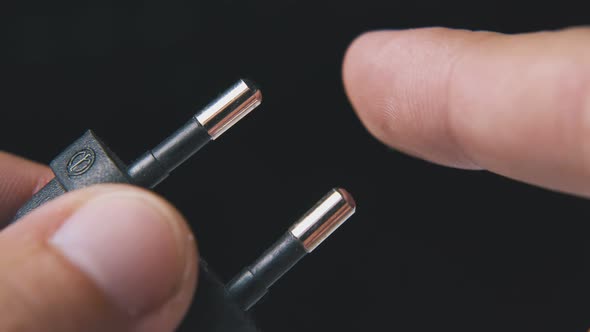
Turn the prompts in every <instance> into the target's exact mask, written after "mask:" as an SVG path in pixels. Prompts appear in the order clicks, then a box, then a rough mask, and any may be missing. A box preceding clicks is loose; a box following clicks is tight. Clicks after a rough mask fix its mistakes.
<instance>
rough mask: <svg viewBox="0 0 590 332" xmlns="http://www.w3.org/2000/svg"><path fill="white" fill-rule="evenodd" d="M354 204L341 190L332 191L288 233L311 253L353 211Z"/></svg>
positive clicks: (344, 191) (348, 195)
mask: <svg viewBox="0 0 590 332" xmlns="http://www.w3.org/2000/svg"><path fill="white" fill-rule="evenodd" d="M355 209H356V203H355V202H354V199H353V198H352V196H351V195H350V194H349V193H348V192H347V191H346V190H344V189H342V188H336V189H332V190H331V191H330V192H329V193H328V194H327V195H326V196H324V197H323V198H322V199H321V200H320V201H319V202H318V203H316V205H315V206H314V207H312V208H311V209H310V210H309V211H307V213H306V214H305V215H303V217H301V219H299V221H297V222H296V223H295V224H294V225H293V226H292V227H291V228H290V229H289V231H290V232H291V234H293V236H294V237H296V238H297V239H299V241H301V243H303V247H304V248H305V250H307V252H312V251H313V250H314V249H315V248H317V246H319V245H320V243H322V242H323V241H324V240H325V239H326V238H327V237H328V236H330V234H332V232H334V231H335V230H336V229H337V228H338V227H339V226H340V225H342V223H343V222H344V221H346V219H348V218H349V217H350V216H351V215H352V214H353V213H354V211H355Z"/></svg>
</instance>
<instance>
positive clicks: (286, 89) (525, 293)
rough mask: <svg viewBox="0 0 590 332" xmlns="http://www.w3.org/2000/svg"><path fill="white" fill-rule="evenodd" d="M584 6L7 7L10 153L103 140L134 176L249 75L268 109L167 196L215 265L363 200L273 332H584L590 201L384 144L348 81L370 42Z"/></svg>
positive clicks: (578, 20)
mask: <svg viewBox="0 0 590 332" xmlns="http://www.w3.org/2000/svg"><path fill="white" fill-rule="evenodd" d="M583 5H584V1H580V2H579V3H577V4H575V3H574V4H571V3H566V2H555V3H551V4H549V3H547V4H543V3H540V2H530V3H511V4H508V3H506V4H503V3H498V2H493V1H487V2H485V3H479V2H471V3H469V4H463V3H453V2H448V1H441V2H435V1H377V0H364V1H355V2H345V3H342V2H319V1H294V0H289V1H230V0H223V1H210V2H205V1H181V0H168V1H155V0H151V1H113V2H109V1H87V2H83V1H76V2H65V1H21V2H19V4H18V6H15V5H10V4H6V3H5V4H3V5H2V6H8V7H10V8H4V9H3V10H2V23H1V24H2V31H3V32H2V35H3V36H2V49H1V52H0V59H1V61H0V85H1V86H3V88H2V89H1V90H0V109H1V110H2V117H1V118H0V124H1V125H0V142H1V143H0V148H1V149H3V150H8V151H11V152H14V153H18V154H21V155H24V156H26V157H29V158H32V159H35V160H38V161H42V162H49V161H50V160H51V158H52V157H53V156H55V155H56V154H57V153H58V152H59V151H60V150H61V149H63V148H64V147H65V146H67V145H68V144H69V143H70V142H71V141H72V140H74V139H75V138H77V137H78V136H80V135H81V134H82V133H83V132H84V130H85V129H87V128H92V129H94V130H95V132H96V133H97V134H98V135H99V136H101V137H102V138H103V139H104V140H105V141H107V142H108V143H109V144H110V146H111V147H112V149H114V150H115V151H116V152H117V153H118V154H119V155H120V157H121V158H122V159H123V160H126V161H131V160H133V159H134V158H135V157H137V156H138V155H139V154H140V153H142V152H143V151H144V150H146V149H148V148H151V147H152V146H153V145H155V144H156V143H158V141H159V140H160V139H162V138H164V137H165V136H166V135H167V134H168V133H170V132H171V131H173V130H174V129H175V128H176V127H177V126H179V125H180V124H182V123H184V121H185V120H187V119H188V117H189V116H190V114H191V113H192V112H194V111H195V110H197V109H198V107H199V106H203V105H204V104H206V103H207V102H208V101H209V100H210V99H212V98H213V97H215V95H216V94H217V93H219V92H220V91H221V90H223V89H225V88H227V87H228V86H229V85H231V84H232V83H233V81H234V80H235V79H237V78H239V77H248V78H251V79H252V80H254V81H255V82H257V83H258V85H259V86H260V87H261V89H262V91H263V94H264V101H263V104H262V106H261V107H260V108H258V109H257V110H256V111H255V112H253V113H252V114H251V115H249V116H248V117H247V118H246V119H245V120H244V121H242V122H241V123H239V125H237V126H235V127H234V128H233V129H232V130H231V131H230V132H228V133H227V134H226V135H224V136H223V137H221V138H220V139H219V140H218V141H216V142H215V143H212V144H210V145H209V146H207V147H206V149H205V150H203V151H202V152H200V153H199V154H198V155H196V156H195V157H194V158H192V159H191V160H190V161H189V162H188V163H187V164H185V165H184V166H182V167H181V168H180V169H178V170H177V171H176V172H175V173H174V174H173V176H171V177H170V178H169V179H168V180H167V181H166V182H165V183H163V184H162V185H161V186H160V187H158V189H157V191H158V192H159V193H161V194H162V195H164V196H165V197H166V198H168V199H169V200H170V201H172V202H173V203H174V204H175V205H176V206H177V207H178V208H179V209H180V210H181V211H182V212H183V213H184V214H185V216H186V217H187V219H188V220H189V221H190V223H191V226H192V227H193V229H194V230H195V233H196V236H197V239H198V241H199V246H200V250H201V253H202V255H203V256H204V257H206V258H207V260H208V261H209V263H210V265H212V266H213V267H214V268H215V269H216V270H217V271H218V272H219V274H220V275H221V276H223V277H224V278H230V277H231V276H232V275H233V274H234V273H235V272H237V271H238V270H239V269H240V268H241V267H242V266H243V265H244V264H246V263H248V262H250V261H251V260H252V259H254V258H255V257H256V256H257V255H258V254H259V253H260V252H261V251H262V250H263V249H264V248H265V247H266V246H268V245H269V244H270V243H272V242H273V241H274V239H275V238H277V237H278V236H279V235H280V234H282V232H283V231H284V230H285V229H286V228H287V227H288V226H289V225H290V224H291V223H292V222H293V221H295V220H296V218H297V217H298V216H299V215H300V214H302V213H303V212H304V211H305V210H306V209H307V208H308V207H310V206H311V205H312V204H313V203H315V201H316V200H317V199H319V198H320V197H321V196H322V195H323V194H324V193H325V192H327V191H328V190H329V189H330V188H332V187H333V186H343V187H345V188H347V189H348V190H349V191H350V192H351V193H352V194H353V195H354V196H355V198H356V199H357V203H358V210H357V214H356V215H355V216H354V217H353V218H351V220H350V221H349V222H348V223H347V224H345V225H344V226H343V227H342V228H341V229H339V230H338V231H337V232H336V233H335V236H334V237H333V238H330V239H329V240H328V241H327V242H326V243H325V244H324V245H323V246H321V247H320V248H319V249H318V250H317V251H315V252H314V253H313V255H311V256H309V257H308V258H306V259H305V260H304V261H302V262H301V263H300V264H299V265H298V266H297V267H296V268H295V269H294V270H292V272H290V273H289V274H288V275H287V276H286V277H285V278H284V279H283V280H282V281H281V282H280V283H279V284H277V285H276V286H275V287H274V288H273V289H272V292H271V293H270V295H269V296H268V297H267V298H266V299H265V301H264V302H262V303H260V304H259V305H258V306H257V307H256V309H255V311H254V313H253V314H254V316H255V317H256V319H257V322H258V323H259V326H260V327H261V328H262V330H263V331H332V330H335V331H337V330H341V331H370V330H377V331H382V330H386V331H434V330H442V331H583V330H584V329H586V328H588V327H590V287H589V285H590V257H589V255H590V241H589V240H588V234H589V232H588V231H589V228H590V227H589V226H588V225H589V222H590V221H589V220H588V217H589V216H590V213H589V212H588V202H587V201H585V200H582V199H579V198H572V197H568V196H565V195H561V194H557V193H552V192H548V191H544V190H541V189H537V188H534V187H531V186H528V185H524V184H519V183H515V182H512V181H510V180H507V179H505V178H502V177H499V176H496V175H493V174H490V173H487V172H468V171H459V170H453V169H449V168H444V167H441V166H437V165H433V164H430V163H427V162H424V161H420V160H417V159H413V158H411V157H407V156H404V155H402V154H400V153H397V152H395V151H392V150H390V149H388V148H386V147H384V146H382V145H380V144H379V143H378V142H377V141H376V140H374V139H373V138H372V137H370V136H369V134H368V133H367V132H366V131H365V130H364V129H363V128H362V126H361V125H360V123H359V122H358V121H357V119H356V117H355V115H354V112H353V111H352V109H351V106H350V105H349V103H348V101H347V99H346V96H345V94H344V90H343V87H342V83H341V75H340V70H341V62H342V56H343V54H344V52H345V50H346V47H347V45H348V44H349V42H350V41H351V40H352V39H353V38H354V37H355V36H357V35H358V34H360V33H361V32H363V31H366V30H371V29H381V28H408V27H420V26H432V25H443V26H449V27H460V28H471V29H485V30H496V31H502V32H508V33H513V32H525V31H533V30H539V29H552V28H560V27H565V26H568V25H577V24H584V23H588V16H587V13H588V12H587V11H585V10H584V9H583V7H584V6H583ZM182 330H183V331H184V330H186V331H190V330H191V329H190V326H186V325H185V326H183V328H182Z"/></svg>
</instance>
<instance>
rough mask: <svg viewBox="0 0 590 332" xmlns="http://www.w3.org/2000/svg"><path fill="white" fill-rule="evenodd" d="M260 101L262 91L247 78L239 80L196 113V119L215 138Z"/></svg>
mask: <svg viewBox="0 0 590 332" xmlns="http://www.w3.org/2000/svg"><path fill="white" fill-rule="evenodd" d="M261 102H262V93H261V92H260V90H258V88H257V87H256V86H255V85H254V84H252V83H251V82H249V81H247V80H243V79H242V80H239V81H238V82H236V83H235V84H234V85H233V86H232V87H231V88H229V89H228V90H227V91H225V92H224V93H223V94H222V95H221V96H219V97H218V98H217V99H215V100H214V101H213V102H211V103H210V104H209V105H207V107H205V108H204V109H203V110H202V111H201V112H199V113H198V114H197V115H196V119H197V121H199V123H200V124H201V125H202V126H203V127H204V128H205V129H206V130H207V132H208V133H209V135H210V136H211V138H213V139H216V138H218V137H219V136H221V134H223V133H224V132H225V131H226V130H228V129H229V128H231V127H232V126H233V125H234V124H236V122H238V121H240V120H241V119H242V118H243V117H244V116H246V115H247V114H248V113H250V112H251V111H252V110H253V109H255V108H256V107H257V106H258V105H260V103H261Z"/></svg>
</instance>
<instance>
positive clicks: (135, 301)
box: [50, 192, 188, 316]
mask: <svg viewBox="0 0 590 332" xmlns="http://www.w3.org/2000/svg"><path fill="white" fill-rule="evenodd" d="M166 209H167V207H165V206H163V204H162V203H159V202H158V201H157V200H156V199H154V198H151V197H147V194H142V193H134V192H133V193H131V192H129V193H120V192H119V193H112V194H103V195H101V196H98V197H96V198H94V199H92V200H91V201H89V202H88V203H86V204H84V205H83V206H82V207H81V208H80V209H79V210H78V211H76V212H75V213H74V214H73V215H72V216H71V217H70V218H69V219H68V220H66V221H65V223H64V224H63V225H62V226H61V227H60V228H59V229H58V230H57V231H56V233H55V234H54V235H53V237H52V238H51V239H50V243H51V244H53V246H55V247H56V248H57V249H58V250H60V251H61V252H62V253H63V255H64V256H65V257H66V258H67V259H68V260H69V261H70V262H71V263H72V264H73V265H75V266H76V267H78V268H79V269H80V270H81V271H82V272H83V273H85V274H86V275H87V277H88V278H90V279H91V280H92V281H94V282H95V283H96V285H97V286H98V287H99V288H100V289H101V290H102V291H103V292H104V293H105V295H106V296H107V297H109V298H110V299H111V300H112V301H113V302H114V303H115V305H117V306H119V307H120V309H121V310H123V311H124V312H126V313H127V314H129V315H131V316H141V315H142V313H145V312H148V311H150V310H152V309H154V308H157V307H159V306H160V305H162V304H163V303H165V302H166V300H167V299H168V298H170V297H171V296H172V295H173V294H174V292H175V291H176V290H177V288H178V287H179V285H180V283H181V282H182V277H183V272H184V270H185V265H186V260H187V259H186V257H187V255H186V253H185V252H184V251H185V250H186V249H185V248H187V245H186V241H187V240H186V239H187V238H188V237H187V236H186V234H183V232H182V231H181V230H180V225H179V221H178V220H175V219H178V218H179V217H176V215H175V214H174V213H166Z"/></svg>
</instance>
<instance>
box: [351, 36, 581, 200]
mask: <svg viewBox="0 0 590 332" xmlns="http://www.w3.org/2000/svg"><path fill="white" fill-rule="evenodd" d="M343 77H344V85H345V88H346V91H347V94H348V96H349V98H350V100H351V102H352V104H353V106H354V108H355V110H356V112H357V113H358V115H359V117H360V119H361V120H362V122H363V123H364V124H365V125H366V126H367V128H368V129H369V131H370V132H371V133H372V134H373V135H375V136H376V137H377V138H378V139H379V140H381V141H382V142H384V143H386V144H388V145H390V146H392V147H394V148H396V149H399V150H401V151H404V152H406V153H409V154H411V155H414V156H417V157H420V158H423V159H427V160H430V161H432V162H436V163H439V164H443V165H448V166H453V167H460V168H467V169H487V170H490V171H492V172H496V173H498V174H501V175H504V176H507V177H510V178H513V179H517V180H521V181H525V182H528V183H533V184H537V185H540V186H544V187H546V188H551V189H554V190H560V191H566V192H569V193H574V194H579V195H584V196H587V197H588V196H590V186H588V181H589V180H590V144H588V143H586V142H587V141H588V138H589V137H590V29H588V28H574V29H567V30H562V31H555V32H539V33H529V34H520V35H503V34H498V33H492V32H471V31H466V30H451V29H441V28H434V29H416V30H406V31H379V32H371V33H367V34H364V35H362V36H361V37H359V38H357V39H356V40H355V41H354V42H353V43H352V45H351V46H350V48H349V50H348V51H347V54H346V57H345V60H344V66H343Z"/></svg>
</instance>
